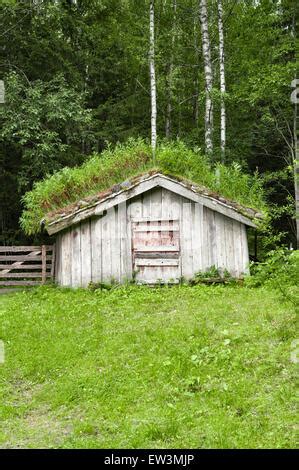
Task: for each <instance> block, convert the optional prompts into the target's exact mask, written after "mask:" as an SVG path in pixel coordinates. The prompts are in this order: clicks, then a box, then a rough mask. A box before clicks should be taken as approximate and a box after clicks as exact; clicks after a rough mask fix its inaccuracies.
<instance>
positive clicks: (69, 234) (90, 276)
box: [56, 188, 249, 287]
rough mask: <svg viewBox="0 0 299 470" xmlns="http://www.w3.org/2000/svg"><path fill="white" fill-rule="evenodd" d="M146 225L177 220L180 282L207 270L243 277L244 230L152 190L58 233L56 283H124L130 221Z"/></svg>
mask: <svg viewBox="0 0 299 470" xmlns="http://www.w3.org/2000/svg"><path fill="white" fill-rule="evenodd" d="M147 219H151V220H152V221H155V220H157V221H159V220H161V219H162V220H168V219H175V220H179V223H180V251H181V275H182V276H184V277H186V278H190V277H192V276H193V275H194V274H195V273H196V272H198V271H201V270H206V269H208V268H209V267H211V266H212V265H215V266H217V267H218V268H221V269H223V270H224V269H227V270H228V271H229V272H230V273H231V274H232V275H234V276H236V277H239V276H240V275H242V274H243V273H244V272H246V271H247V264H248V262H249V258H248V246H247V234H246V227H245V225H244V224H242V223H241V222H238V221H235V220H233V219H231V218H229V217H226V216H225V215H223V214H220V213H218V212H215V211H213V210H211V209H209V208H207V207H205V206H203V205H201V204H197V203H195V202H192V201H189V200H188V199H186V198H184V197H183V196H180V195H178V194H175V193H173V192H171V191H169V190H168V189H165V188H154V189H152V190H150V191H147V192H146V193H143V194H141V195H139V196H136V197H135V198H133V199H131V200H129V201H127V202H122V203H121V204H120V205H119V206H117V210H116V211H115V209H114V208H112V209H109V210H108V211H107V212H106V213H103V214H101V215H99V216H96V217H94V218H92V219H89V220H87V221H83V222H81V223H79V224H77V225H75V226H73V227H72V228H68V229H66V230H65V231H64V232H61V233H60V234H59V235H58V237H57V243H56V280H57V282H58V283H59V284H61V285H65V286H73V287H79V286H82V287H86V286H87V285H88V283H89V282H90V281H93V282H100V281H102V282H103V281H110V280H111V279H112V278H114V279H115V280H117V281H118V282H122V281H124V280H125V279H130V278H131V277H132V266H133V260H132V238H131V237H132V233H131V232H132V221H134V220H147ZM151 226H152V227H153V225H151ZM163 269H164V270H165V269H166V268H163ZM158 270H159V269H158V268H157V273H158ZM161 273H162V271H161Z"/></svg>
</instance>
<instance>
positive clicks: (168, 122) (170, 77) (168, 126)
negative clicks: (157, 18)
mask: <svg viewBox="0 0 299 470" xmlns="http://www.w3.org/2000/svg"><path fill="white" fill-rule="evenodd" d="M172 7H173V23H172V36H171V52H170V60H169V66H168V74H167V106H166V120H165V136H166V139H169V138H170V134H171V113H172V101H173V92H172V90H173V51H174V47H175V27H176V0H173V3H172Z"/></svg>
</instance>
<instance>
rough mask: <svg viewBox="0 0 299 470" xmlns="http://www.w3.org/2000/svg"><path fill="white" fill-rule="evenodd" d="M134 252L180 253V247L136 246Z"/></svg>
mask: <svg viewBox="0 0 299 470" xmlns="http://www.w3.org/2000/svg"><path fill="white" fill-rule="evenodd" d="M134 251H136V252H137V251H138V252H140V253H141V252H148V251H154V252H157V251H159V252H163V251H165V252H167V251H176V252H179V247H178V246H173V245H169V246H166V245H162V246H161V245H160V246H140V247H138V246H135V247H134Z"/></svg>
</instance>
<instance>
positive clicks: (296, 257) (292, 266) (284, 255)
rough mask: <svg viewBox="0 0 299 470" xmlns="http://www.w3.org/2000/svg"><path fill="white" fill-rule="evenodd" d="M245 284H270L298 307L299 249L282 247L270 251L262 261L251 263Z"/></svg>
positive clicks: (253, 285)
mask: <svg viewBox="0 0 299 470" xmlns="http://www.w3.org/2000/svg"><path fill="white" fill-rule="evenodd" d="M250 271H251V274H252V276H249V277H248V278H247V279H246V284H247V285H248V286H252V287H259V286H270V287H272V288H273V287H274V288H276V289H278V290H279V291H280V292H281V293H282V295H283V296H284V297H285V298H286V299H288V300H289V301H290V302H292V303H293V304H294V305H295V306H297V307H299V283H298V280H299V251H290V250H285V249H283V248H281V249H279V250H276V251H270V252H269V253H268V254H267V257H266V259H265V261H264V262H263V263H252V264H251V269H250Z"/></svg>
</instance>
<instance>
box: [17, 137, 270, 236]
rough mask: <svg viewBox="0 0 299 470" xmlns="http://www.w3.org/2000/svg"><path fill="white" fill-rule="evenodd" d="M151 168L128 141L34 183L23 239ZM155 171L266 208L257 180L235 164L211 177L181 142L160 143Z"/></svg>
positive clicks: (146, 153)
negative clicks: (68, 208)
mask: <svg viewBox="0 0 299 470" xmlns="http://www.w3.org/2000/svg"><path fill="white" fill-rule="evenodd" d="M152 168H153V162H152V157H151V149H150V146H149V145H147V144H146V143H145V142H144V141H142V140H138V141H134V140H130V141H129V142H128V143H127V144H126V145H121V144H119V145H118V146H117V147H116V148H115V149H114V150H111V149H108V150H105V151H104V152H103V153H102V154H101V155H94V156H93V157H91V158H90V159H88V160H87V162H86V163H84V164H83V165H82V166H81V167H76V168H64V169H63V170H61V171H59V172H57V173H54V175H52V176H51V177H49V178H48V179H45V180H43V181H40V182H37V183H35V184H34V188H33V190H32V191H31V192H29V193H26V194H25V196H24V197H23V201H24V204H25V211H24V212H23V215H22V218H21V225H22V228H23V229H24V231H25V232H26V233H27V234H28V235H31V234H33V233H35V232H38V231H39V230H40V228H41V220H42V219H43V218H44V217H45V215H46V214H47V213H48V212H50V211H53V210H55V209H58V208H61V207H63V206H65V205H67V204H69V203H72V202H75V201H78V200H79V199H80V198H83V197H85V196H88V195H92V194H94V193H96V192H99V191H102V190H105V189H108V188H109V187H111V186H112V185H113V184H115V183H120V182H122V181H124V180H125V179H126V178H127V177H130V176H133V175H136V174H138V173H142V172H144V171H146V170H149V169H152ZM155 168H156V169H160V170H161V171H163V172H166V173H170V174H172V175H175V176H183V177H185V178H188V179H190V180H191V181H193V182H196V183H198V184H201V185H203V186H206V187H208V188H209V189H211V190H214V191H217V192H218V193H220V194H221V195H223V196H225V197H227V198H230V199H232V200H235V201H237V202H240V203H241V204H244V205H247V206H249V207H254V208H258V210H262V209H263V208H265V203H264V199H263V190H262V184H261V180H260V179H259V177H258V175H254V176H249V175H246V174H244V173H242V172H241V167H240V166H238V165H236V164H235V165H231V166H230V167H228V166H224V165H221V164H218V165H217V168H218V172H217V173H215V171H214V170H213V169H212V168H211V167H210V165H209V163H208V161H207V160H206V159H205V158H204V157H203V156H202V155H201V154H200V153H199V152H198V151H197V152H196V151H192V150H190V149H188V148H187V147H186V145H184V144H183V143H182V142H176V143H165V144H161V145H160V146H159V147H158V149H157V153H156V161H155Z"/></svg>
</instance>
